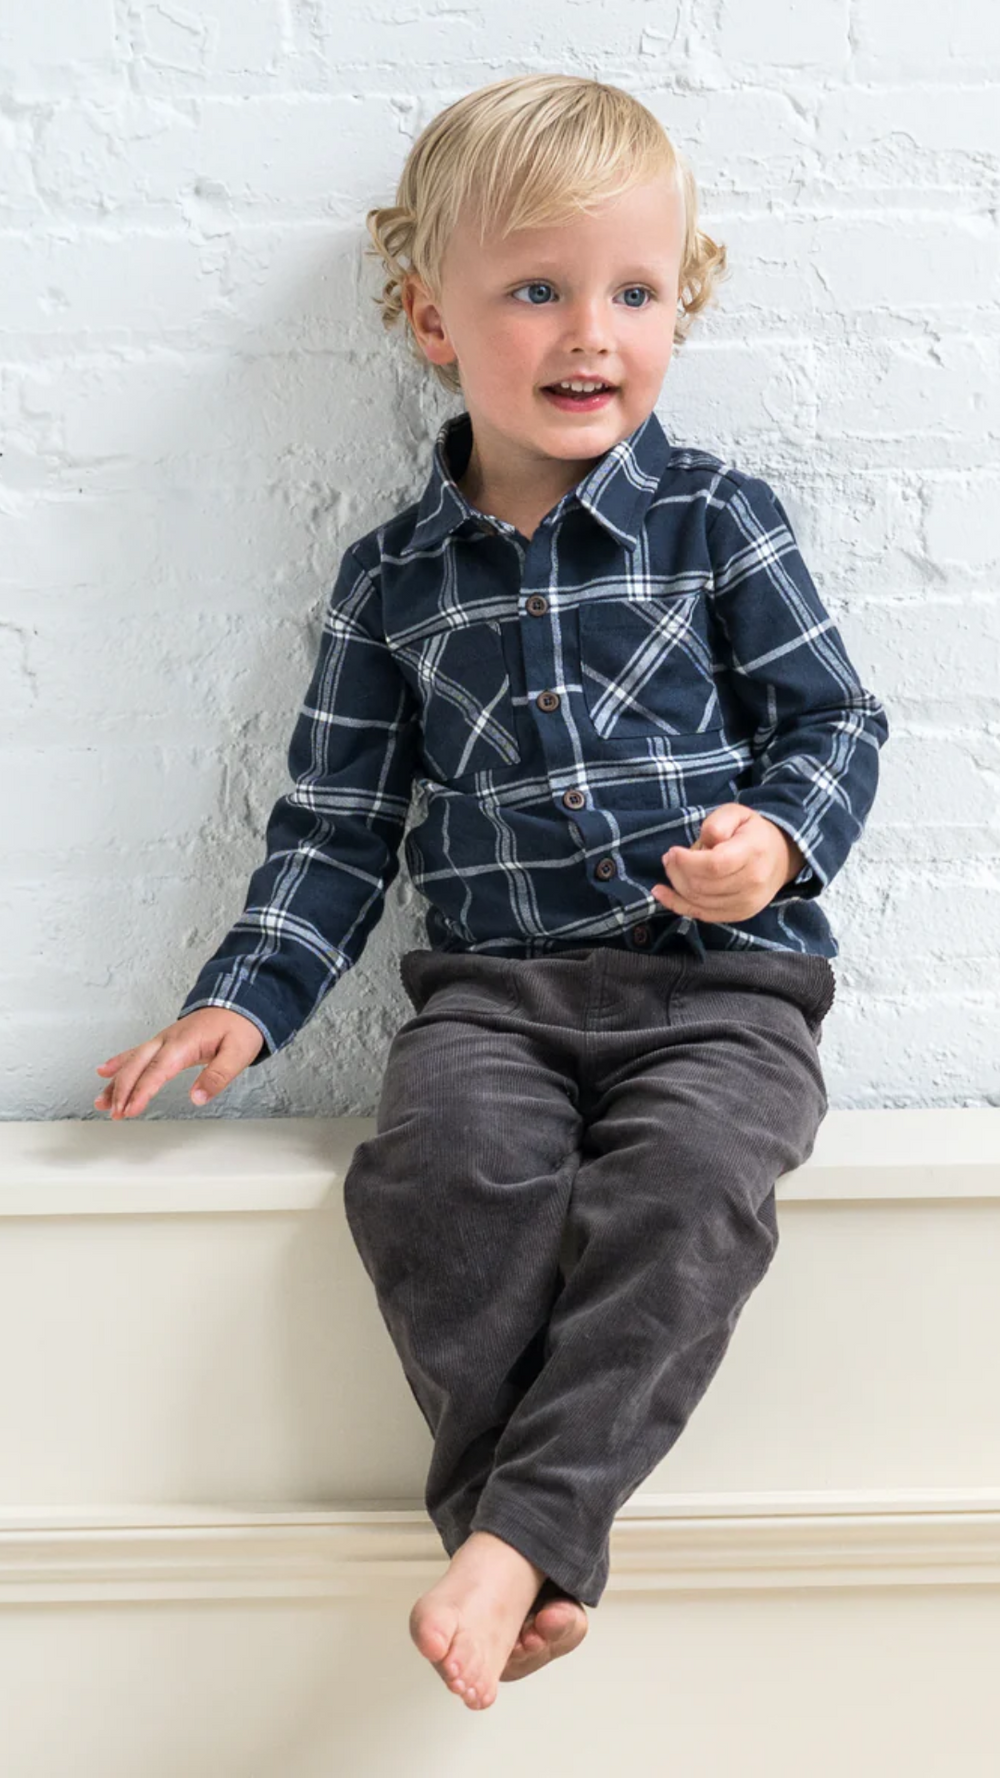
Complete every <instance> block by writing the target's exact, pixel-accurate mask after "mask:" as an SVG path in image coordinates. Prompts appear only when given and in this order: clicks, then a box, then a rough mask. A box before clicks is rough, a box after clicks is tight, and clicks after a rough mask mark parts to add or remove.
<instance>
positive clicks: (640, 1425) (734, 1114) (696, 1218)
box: [472, 952, 827, 1605]
mask: <svg viewBox="0 0 1000 1778" xmlns="http://www.w3.org/2000/svg"><path fill="white" fill-rule="evenodd" d="M765 961H766V962H767V965H768V967H767V969H761V970H760V971H758V972H756V974H755V971H754V967H753V965H754V959H752V958H750V957H748V956H747V955H746V954H745V953H744V954H742V955H740V956H730V954H728V953H714V954H710V956H709V958H708V959H707V961H705V962H697V961H694V960H690V961H689V960H686V959H685V960H683V961H678V960H668V959H666V958H663V957H652V958H648V959H645V958H640V957H638V956H637V955H635V954H633V953H621V952H608V953H605V954H604V955H603V956H601V957H600V958H599V959H597V960H595V967H597V969H598V970H599V972H600V974H601V977H602V978H603V992H602V993H601V994H600V995H599V996H598V998H597V999H596V1001H595V1004H594V1007H593V1010H592V1017H591V1031H590V1035H591V1036H592V1038H593V1044H592V1047H591V1050H590V1052H589V1057H588V1071H587V1079H586V1083H585V1086H586V1091H585V1094H584V1101H583V1109H584V1113H585V1117H586V1121H587V1127H586V1130H585V1134H584V1138H583V1152H582V1159H581V1162H580V1166H579V1168H578V1170H577V1173H576V1178H575V1182H574V1185H573V1191H572V1195H571V1199H570V1204H569V1210H568V1221H569V1226H570V1230H571V1233H572V1236H573V1241H574V1246H575V1250H576V1254H577V1258H576V1261H575V1264H573V1266H572V1268H571V1269H570V1271H569V1274H568V1277H567V1281H566V1284H565V1288H564V1289H563V1291H562V1292H561V1294H560V1295H559V1297H558V1299H557V1300H556V1302H555V1303H554V1305H553V1310H552V1316H551V1320H550V1325H549V1335H548V1355H547V1358H546V1362H545V1364H544V1366H543V1368H542V1370H541V1372H540V1373H539V1375H538V1377H537V1379H536V1381H535V1382H534V1384H533V1385H532V1387H531V1388H530V1389H529V1390H528V1392H527V1394H526V1395H525V1396H524V1397H523V1399H522V1400H521V1402H520V1403H519V1404H518V1406H517V1407H516V1408H515V1410H514V1412H513V1413H512V1415H511V1417H510V1419H509V1420H508V1423H507V1426H506V1428H505V1430H504V1432H503V1434H502V1436H501V1438H500V1440H499V1442H498V1444H497V1447H496V1452H495V1458H494V1466H493V1469H492V1472H491V1474H490V1477H489V1480H488V1481H487V1483H486V1486H485V1488H484V1489H483V1491H482V1493H481V1495H480V1498H479V1503H478V1506H477V1508H476V1512H475V1516H474V1518H473V1521H472V1526H473V1529H474V1530H487V1531H492V1532H493V1533H494V1534H495V1535H496V1536H499V1537H502V1538H504V1539H505V1540H506V1541H508V1542H511V1543H513V1544H514V1545H515V1546H516V1547H518V1548H519V1549H521V1551H522V1553H524V1554H525V1555H527V1556H529V1557H530V1559H531V1560H532V1561H534V1562H536V1563H537V1564H538V1565H539V1566H540V1567H541V1568H543V1569H544V1571H545V1572H546V1573H547V1574H548V1575H551V1576H552V1577H553V1579H555V1580H556V1581H557V1582H558V1583H559V1584H560V1585H561V1586H563V1587H564V1588H565V1589H566V1590H567V1591H568V1592H570V1593H572V1594H575V1595H576V1596H577V1597H578V1598H580V1599H582V1600H583V1602H584V1603H585V1604H587V1605H596V1604H597V1603H598V1601H599V1599H600V1596H601V1593H602V1592H603V1590H604V1587H605V1585H606V1582H607V1578H608V1561H609V1535H610V1531H611V1527H612V1522H613V1519H614V1516H615V1513H616V1512H617V1510H618V1508H619V1507H620V1506H621V1505H622V1503H623V1502H624V1501H625V1500H626V1499H627V1498H628V1497H629V1495H630V1494H632V1493H633V1492H634V1490H635V1489H636V1487H638V1485H639V1483H640V1482H641V1481H642V1480H643V1479H644V1478H645V1477H646V1476H647V1475H648V1474H649V1472H650V1471H651V1470H652V1469H653V1468H654V1467H655V1466H656V1464H657V1463H658V1462H659V1461H660V1460H661V1459H662V1458H663V1456H664V1455H665V1454H666V1453H667V1452H668V1451H669V1449H670V1448H671V1446H672V1445H673V1443H674V1442H675V1440H676V1439H677V1438H678V1436H679V1435H680V1433H681V1432H682V1430H683V1428H684V1426H685V1425H686V1424H687V1421H688V1420H689V1418H690V1415H691V1413H692V1411H693V1409H694V1407H695V1405H696V1404H697V1402H698V1401H699V1400H700V1399H701V1397H702V1395H703V1393H704V1391H705V1389H706V1388H707V1386H708V1384H709V1382H710V1380H711V1378H712V1376H713V1375H714V1373H715V1371H716V1370H717V1368H718V1366H719V1364H720V1362H721V1360H722V1357H723V1355H724V1353H725V1351H726V1348H727V1346H728V1344H729V1342H730V1339H731V1337H732V1334H733V1332H734V1329H735V1326H736V1322H737V1319H738V1317H739V1315H740V1312H741V1310H742V1308H743V1306H744V1304H745V1303H746V1301H747V1299H748V1297H749V1296H750V1293H751V1292H752V1291H753V1290H754V1288H755V1287H756V1286H757V1285H758V1284H759V1283H760V1281H761V1279H762V1278H763V1276H764V1274H765V1272H766V1271H767V1269H768V1266H769V1265H770V1262H771V1259H772V1258H773V1255H774V1253H775V1250H776V1247H777V1244H778V1228H777V1221H776V1215H775V1201H774V1186H775V1183H776V1181H777V1179H778V1178H779V1177H780V1175H781V1174H783V1173H785V1172H787V1171H789V1170H791V1169H792V1168H794V1167H797V1166H800V1165H802V1163H803V1162H804V1161H806V1160H807V1159H808V1157H809V1155H810V1154H811V1152H812V1149H813V1145H814V1141H815V1137H816V1132H817V1129H818V1127H819V1124H820V1122H821V1121H822V1118H823V1116H824V1115H825V1112H826V1109H827V1098H826V1091H825V1085H824V1082H823V1076H822V1070H821V1068H820V1065H819V1058H818V1054H817V1038H818V1036H819V1027H820V1024H821V1016H819V1017H817V1016H815V1015H816V1014H817V1011H818V1008H819V1006H820V1005H821V1003H822V999H821V997H822V996H823V995H824V994H825V993H826V992H827V990H826V983H825V981H824V979H823V977H822V976H821V975H820V974H818V973H817V972H816V971H812V970H811V969H810V968H806V970H805V971H804V972H797V971H796V969H795V968H794V967H793V965H797V964H798V963H799V961H800V959H799V958H798V957H795V956H794V955H790V957H789V961H788V963H787V964H783V963H779V962H778V961H777V960H772V959H770V958H768V959H766V960H765ZM805 961H806V962H807V963H808V964H812V963H817V964H819V963H822V962H823V960H822V959H815V958H814V959H807V960H805ZM661 965H663V966H664V967H663V968H661V967H660V966H661ZM748 965H749V967H748ZM640 966H641V967H640ZM765 980H767V981H769V982H770V984H771V989H770V990H767V989H763V988H758V987H756V986H755V982H757V981H760V982H763V981H765ZM532 981H533V978H532V977H530V976H526V977H525V978H524V986H523V992H524V994H525V1011H526V1012H528V1013H530V1011H531V993H532Z"/></svg>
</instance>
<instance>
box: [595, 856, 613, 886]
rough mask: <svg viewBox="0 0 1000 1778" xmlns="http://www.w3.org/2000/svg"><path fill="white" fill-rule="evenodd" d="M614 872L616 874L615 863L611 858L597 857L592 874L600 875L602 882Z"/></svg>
mask: <svg viewBox="0 0 1000 1778" xmlns="http://www.w3.org/2000/svg"><path fill="white" fill-rule="evenodd" d="M615 874H616V865H615V861H614V859H613V858H599V859H598V861H597V864H596V865H595V866H594V875H595V876H597V877H600V878H601V881H602V882H604V881H606V880H607V878H608V877H613V876H615Z"/></svg>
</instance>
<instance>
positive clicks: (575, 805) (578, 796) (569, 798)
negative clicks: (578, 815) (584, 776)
mask: <svg viewBox="0 0 1000 1778" xmlns="http://www.w3.org/2000/svg"><path fill="white" fill-rule="evenodd" d="M586 800H587V799H586V797H585V796H584V794H583V791H582V790H564V791H563V803H564V805H565V807H566V808H567V809H582V808H583V805H584V803H585V802H586Z"/></svg>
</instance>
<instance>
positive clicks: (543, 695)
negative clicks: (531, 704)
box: [535, 691, 562, 710]
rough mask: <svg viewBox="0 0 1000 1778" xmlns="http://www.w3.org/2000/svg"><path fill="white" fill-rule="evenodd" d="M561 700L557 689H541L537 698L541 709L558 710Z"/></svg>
mask: <svg viewBox="0 0 1000 1778" xmlns="http://www.w3.org/2000/svg"><path fill="white" fill-rule="evenodd" d="M561 701H562V700H561V699H560V697H559V693H558V692H557V691H540V692H539V694H538V696H537V698H536V699H535V703H536V704H537V705H538V708H539V710H558V708H559V705H560V703H561Z"/></svg>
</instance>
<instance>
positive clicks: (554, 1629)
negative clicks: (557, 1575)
mask: <svg viewBox="0 0 1000 1778" xmlns="http://www.w3.org/2000/svg"><path fill="white" fill-rule="evenodd" d="M589 1628H590V1625H589V1623H588V1621H587V1613H586V1612H585V1611H584V1608H583V1606H582V1605H581V1604H580V1602H579V1600H578V1599H547V1600H546V1601H545V1603H544V1604H543V1605H540V1606H539V1607H538V1610H537V1611H529V1613H528V1615H527V1617H526V1618H525V1620H524V1623H523V1624H522V1626H521V1633H520V1635H519V1636H518V1638H517V1641H516V1642H515V1644H514V1646H513V1648H512V1649H511V1651H510V1655H509V1657H508V1660H507V1665H506V1667H505V1668H504V1670H503V1672H502V1673H501V1675H500V1679H501V1683H502V1682H503V1681H504V1680H511V1679H526V1678H527V1676H528V1674H529V1673H537V1671H538V1669H539V1667H545V1666H547V1665H548V1663H549V1661H555V1660H558V1658H559V1656H560V1655H568V1654H572V1652H573V1650H574V1648H578V1647H579V1646H580V1643H581V1642H582V1641H583V1639H584V1637H585V1636H586V1634H587V1631H588V1629H589Z"/></svg>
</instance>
